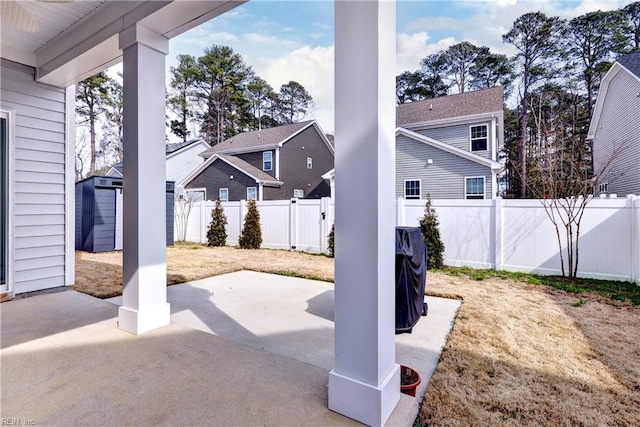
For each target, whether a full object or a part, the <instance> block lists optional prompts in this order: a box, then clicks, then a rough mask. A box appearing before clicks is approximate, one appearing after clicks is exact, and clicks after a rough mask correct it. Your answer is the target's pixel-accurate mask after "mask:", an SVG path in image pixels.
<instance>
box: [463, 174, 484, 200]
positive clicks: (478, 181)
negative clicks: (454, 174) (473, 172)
mask: <svg viewBox="0 0 640 427" xmlns="http://www.w3.org/2000/svg"><path fill="white" fill-rule="evenodd" d="M464 197H465V199H484V176H474V177H469V178H465V182H464Z"/></svg>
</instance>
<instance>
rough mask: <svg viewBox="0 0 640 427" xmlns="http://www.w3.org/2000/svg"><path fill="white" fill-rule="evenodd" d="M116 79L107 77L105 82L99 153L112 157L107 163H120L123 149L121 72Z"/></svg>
mask: <svg viewBox="0 0 640 427" xmlns="http://www.w3.org/2000/svg"><path fill="white" fill-rule="evenodd" d="M118 78H119V80H118V79H109V81H108V82H107V99H106V105H105V119H106V120H105V122H104V124H103V126H102V129H103V137H102V142H101V144H100V151H101V154H102V155H103V156H105V157H112V158H111V159H110V160H111V161H109V164H113V163H121V162H122V160H123V154H124V150H123V147H122V131H123V123H124V121H123V118H124V116H123V113H124V99H123V97H124V92H123V90H122V84H121V83H120V81H122V73H118Z"/></svg>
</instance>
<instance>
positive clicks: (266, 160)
mask: <svg viewBox="0 0 640 427" xmlns="http://www.w3.org/2000/svg"><path fill="white" fill-rule="evenodd" d="M272 168H273V153H272V152H271V151H265V152H263V153H262V170H263V171H270V170H271V169H272Z"/></svg>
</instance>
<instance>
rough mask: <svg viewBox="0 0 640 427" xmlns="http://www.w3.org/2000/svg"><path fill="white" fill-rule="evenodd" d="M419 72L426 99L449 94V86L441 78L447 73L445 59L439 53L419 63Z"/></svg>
mask: <svg viewBox="0 0 640 427" xmlns="http://www.w3.org/2000/svg"><path fill="white" fill-rule="evenodd" d="M420 72H421V73H422V77H423V80H422V84H423V85H424V87H426V89H427V93H428V94H429V95H427V97H428V98H437V97H439V96H445V95H447V94H448V93H449V85H448V84H447V83H446V82H445V81H444V78H443V76H444V75H446V72H447V63H446V58H445V56H444V55H443V54H442V52H440V53H433V54H431V55H428V56H426V57H425V58H423V59H422V61H420Z"/></svg>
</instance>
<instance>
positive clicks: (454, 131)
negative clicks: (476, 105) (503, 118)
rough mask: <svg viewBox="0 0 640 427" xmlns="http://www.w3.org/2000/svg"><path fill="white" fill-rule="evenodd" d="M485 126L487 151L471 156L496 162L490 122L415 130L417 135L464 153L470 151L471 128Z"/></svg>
mask: <svg viewBox="0 0 640 427" xmlns="http://www.w3.org/2000/svg"><path fill="white" fill-rule="evenodd" d="M479 125H487V138H488V141H487V150H486V151H473V154H477V155H478V156H480V157H484V158H485V159H490V160H496V159H493V158H492V154H491V153H492V152H493V151H492V148H493V145H492V141H493V135H494V133H495V132H496V129H495V125H493V124H492V121H491V120H489V121H479V122H473V123H468V124H462V125H453V126H444V127H437V128H430V129H420V130H416V132H417V133H419V134H422V135H425V136H428V137H430V138H433V139H436V140H438V141H440V142H443V143H445V144H450V145H453V146H454V147H456V148H459V149H461V150H464V151H471V126H479Z"/></svg>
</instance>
